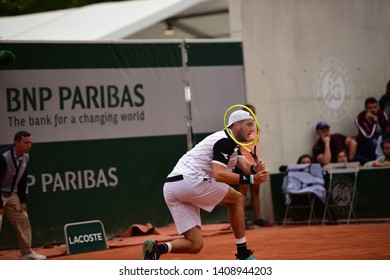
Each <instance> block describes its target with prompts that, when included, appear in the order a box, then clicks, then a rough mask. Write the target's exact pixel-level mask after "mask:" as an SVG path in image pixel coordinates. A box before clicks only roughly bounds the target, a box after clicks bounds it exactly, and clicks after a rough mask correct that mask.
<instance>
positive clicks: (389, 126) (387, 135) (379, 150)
mask: <svg viewBox="0 0 390 280" xmlns="http://www.w3.org/2000/svg"><path fill="white" fill-rule="evenodd" d="M385 138H390V119H387V122H386V131H385V132H383V133H382V135H380V136H379V137H378V142H377V144H376V149H375V154H376V158H378V157H380V156H382V155H383V152H382V148H381V143H382V140H383V139H385Z"/></svg>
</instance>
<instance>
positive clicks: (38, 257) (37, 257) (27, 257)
mask: <svg viewBox="0 0 390 280" xmlns="http://www.w3.org/2000/svg"><path fill="white" fill-rule="evenodd" d="M22 259H23V260H46V256H44V255H40V254H37V253H36V252H34V251H31V253H30V254H26V255H24V256H23V257H22Z"/></svg>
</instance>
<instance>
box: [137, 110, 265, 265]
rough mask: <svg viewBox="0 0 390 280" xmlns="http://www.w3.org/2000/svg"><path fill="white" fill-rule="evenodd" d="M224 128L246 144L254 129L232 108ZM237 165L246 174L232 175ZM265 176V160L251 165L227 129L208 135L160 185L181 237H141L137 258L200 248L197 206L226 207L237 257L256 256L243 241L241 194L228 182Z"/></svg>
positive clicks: (249, 120)
mask: <svg viewBox="0 0 390 280" xmlns="http://www.w3.org/2000/svg"><path fill="white" fill-rule="evenodd" d="M227 126H228V129H230V132H231V133H230V134H231V135H232V136H233V137H234V138H235V139H236V140H237V141H238V142H243V143H244V142H249V141H248V139H249V137H250V135H251V134H252V133H253V131H256V129H257V127H256V124H255V121H254V119H253V118H252V116H251V114H250V113H249V112H247V111H244V110H236V111H234V112H233V113H232V114H231V115H230V116H229V119H228V123H227ZM236 165H237V166H238V167H240V168H241V169H242V170H243V171H244V172H245V173H246V174H251V175H249V176H248V175H241V174H237V173H233V169H234V167H235V166H236ZM268 179H269V172H268V171H267V170H266V168H265V164H264V162H263V161H260V162H259V163H257V164H252V163H250V162H249V161H248V160H247V159H246V158H245V157H244V156H242V155H241V153H240V151H239V148H238V145H237V144H236V143H235V141H234V140H233V139H232V138H231V137H230V136H229V134H228V133H227V132H226V130H223V131H218V132H215V133H213V134H211V135H209V136H208V137H206V138H205V139H204V140H203V141H201V142H200V143H198V144H197V145H196V146H195V147H194V148H193V149H191V150H190V151H188V152H187V153H186V154H185V155H183V156H182V157H181V158H180V160H179V161H178V163H177V164H176V166H175V167H174V169H173V171H172V172H171V173H170V174H169V175H168V177H167V179H166V182H165V184H164V198H165V202H166V203H167V206H168V208H169V210H170V212H171V215H172V217H173V220H174V222H175V225H176V229H177V231H178V233H179V234H181V235H183V236H184V238H181V239H176V240H173V241H172V242H169V243H161V244H158V243H157V242H156V241H153V240H146V241H145V242H144V244H143V253H142V258H143V259H144V260H157V259H159V258H160V256H161V255H162V254H167V253H189V254H196V253H198V252H200V250H202V248H203V238H202V232H201V218H200V209H203V210H205V211H207V212H211V211H212V210H213V209H214V207H215V206H217V205H222V206H225V207H227V208H228V212H229V219H230V223H231V227H232V229H233V233H234V238H235V242H236V247H237V254H236V258H237V259H239V260H255V259H256V258H255V257H254V256H253V254H252V253H253V252H252V251H251V250H250V249H248V248H247V244H246V237H245V216H244V209H243V207H242V205H243V197H242V195H241V193H240V192H238V191H236V190H235V189H233V188H232V187H230V186H229V184H234V185H238V184H261V183H263V182H265V181H267V180H268Z"/></svg>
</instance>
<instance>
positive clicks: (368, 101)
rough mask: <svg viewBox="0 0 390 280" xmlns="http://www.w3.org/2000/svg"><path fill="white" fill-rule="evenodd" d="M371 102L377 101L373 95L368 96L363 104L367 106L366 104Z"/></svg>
mask: <svg viewBox="0 0 390 280" xmlns="http://www.w3.org/2000/svg"><path fill="white" fill-rule="evenodd" d="M372 103H378V100H376V98H375V97H368V98H367V99H366V101H364V106H365V107H366V108H367V105H368V104H372Z"/></svg>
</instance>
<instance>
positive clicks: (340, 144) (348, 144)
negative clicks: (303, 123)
mask: <svg viewBox="0 0 390 280" xmlns="http://www.w3.org/2000/svg"><path fill="white" fill-rule="evenodd" d="M316 133H317V136H318V141H317V142H316V143H315V145H314V146H313V156H314V160H315V161H316V162H318V163H320V164H321V165H322V166H326V165H328V164H329V163H331V162H337V151H339V150H340V149H344V150H346V151H348V158H350V159H353V161H359V160H358V159H357V158H355V155H356V148H357V143H356V141H355V140H354V139H352V138H351V137H349V136H345V135H343V134H340V133H334V134H331V133H330V127H329V125H328V124H327V123H326V122H319V123H318V124H317V126H316Z"/></svg>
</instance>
